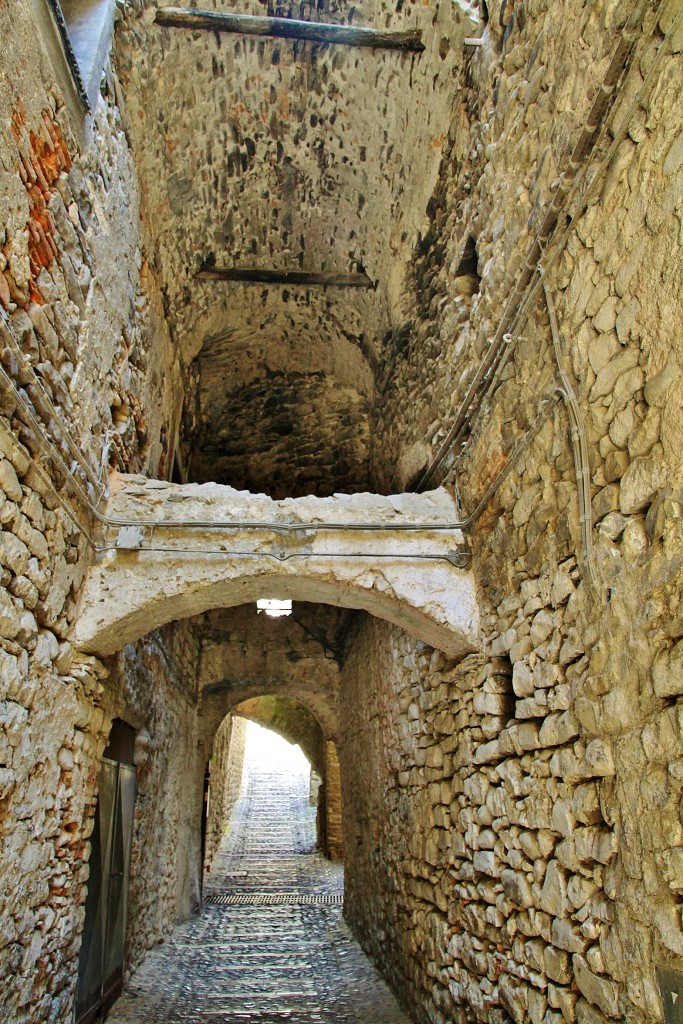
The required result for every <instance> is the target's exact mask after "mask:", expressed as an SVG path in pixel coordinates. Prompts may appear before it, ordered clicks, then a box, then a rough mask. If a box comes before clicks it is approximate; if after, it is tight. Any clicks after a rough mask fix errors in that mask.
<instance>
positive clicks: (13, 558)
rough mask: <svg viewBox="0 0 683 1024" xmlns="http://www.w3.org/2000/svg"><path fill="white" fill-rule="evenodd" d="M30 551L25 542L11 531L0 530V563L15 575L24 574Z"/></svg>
mask: <svg viewBox="0 0 683 1024" xmlns="http://www.w3.org/2000/svg"><path fill="white" fill-rule="evenodd" d="M29 557H30V553H29V550H28V548H27V547H26V545H25V544H23V543H22V542H21V541H20V540H19V538H18V537H15V536H14V534H13V533H8V532H7V531H6V530H3V531H2V532H0V564H2V565H6V566H7V567H8V568H9V569H11V570H12V572H13V573H14V574H15V576H24V575H25V573H26V570H27V569H28V563H29Z"/></svg>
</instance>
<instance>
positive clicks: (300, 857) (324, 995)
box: [108, 723, 408, 1024]
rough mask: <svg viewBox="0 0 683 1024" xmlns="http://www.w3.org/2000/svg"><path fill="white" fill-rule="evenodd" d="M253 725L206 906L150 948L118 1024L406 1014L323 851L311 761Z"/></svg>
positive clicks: (379, 1021) (379, 1020)
mask: <svg viewBox="0 0 683 1024" xmlns="http://www.w3.org/2000/svg"><path fill="white" fill-rule="evenodd" d="M249 730H250V732H249V735H250V740H249V741H248V742H247V751H246V760H245V768H244V777H243V785H242V792H241V797H240V800H239V803H238V804H237V807H236V809H235V814H234V818H233V822H232V826H231V829H230V832H229V834H227V835H226V836H225V838H224V839H223V842H222V844H221V848H220V850H219V852H218V854H217V856H216V858H215V861H214V865H213V872H212V873H211V874H210V875H209V877H208V881H207V885H206V887H205V900H206V905H205V907H204V910H203V912H202V914H201V916H199V917H195V918H194V919H192V920H190V921H188V922H186V923H185V924H183V925H181V926H180V927H178V928H177V929H176V930H175V931H174V933H173V935H172V936H171V937H169V938H168V939H167V941H166V942H164V943H163V944H162V945H160V946H159V947H158V948H157V950H156V951H154V952H153V953H151V954H150V956H149V957H148V958H147V959H146V961H145V963H144V965H143V966H142V968H141V969H140V970H139V971H138V972H137V974H136V975H135V977H134V979H133V982H132V984H131V985H130V986H129V988H128V989H127V990H126V992H125V993H124V995H123V996H122V997H121V999H120V1000H119V1001H118V1003H117V1004H116V1006H115V1008H114V1011H113V1013H112V1015H111V1016H110V1017H109V1018H108V1020H109V1024H143V1022H144V1024H186V1022H187V1024H190V1022H195V1021H196V1022H198V1024H199V1022H201V1024H223V1022H233V1021H234V1022H239V1024H281V1022H283V1021H291V1022H293V1024H366V1022H367V1024H408V1018H407V1017H406V1016H405V1015H404V1014H403V1013H402V1012H401V1011H400V1010H399V1008H398V1006H397V1004H396V1002H395V1000H394V999H393V997H392V995H391V994H390V993H389V991H388V989H387V988H386V987H385V985H384V984H383V982H382V981H381V979H380V978H379V976H378V975H377V973H376V971H375V970H374V968H373V967H372V965H371V964H370V962H369V961H368V960H367V958H366V957H365V955H364V954H363V952H362V950H361V949H360V947H359V946H358V944H357V943H356V942H355V941H354V939H353V937H352V936H351V933H350V931H349V929H348V928H347V926H346V924H345V923H344V921H343V919H342V895H343V869H342V867H341V866H340V865H337V864H332V863H330V862H329V861H327V860H325V858H324V857H323V856H322V855H321V854H319V853H316V852H315V807H314V806H313V805H312V804H311V803H310V801H309V765H308V762H307V761H306V760H305V758H304V757H303V755H302V754H301V753H300V751H299V750H298V748H294V747H291V746H290V744H288V743H286V742H285V741H284V740H281V739H280V738H279V737H278V736H276V735H275V734H274V733H271V732H268V731H267V730H264V729H262V728H260V727H259V726H256V725H254V724H252V723H250V725H249ZM254 739H255V740H256V742H253V741H254ZM264 750H266V751H267V760H264V756H263V755H264Z"/></svg>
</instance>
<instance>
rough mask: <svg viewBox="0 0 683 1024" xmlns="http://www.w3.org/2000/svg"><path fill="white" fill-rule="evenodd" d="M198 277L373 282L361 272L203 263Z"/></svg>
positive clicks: (336, 284) (348, 284)
mask: <svg viewBox="0 0 683 1024" xmlns="http://www.w3.org/2000/svg"><path fill="white" fill-rule="evenodd" d="M195 277H196V279H197V280H198V281H240V282H242V283H243V284H274V285H287V284H288V285H300V286H303V287H307V286H308V285H322V286H323V287H331V288H372V289H373V290H374V288H375V287H376V285H375V282H374V281H372V280H371V279H370V278H369V277H368V275H367V274H366V273H365V272H363V273H361V274H337V273H334V272H332V273H328V272H326V271H318V272H311V271H307V270H261V269H259V268H258V267H224V268H223V267H213V266H209V265H207V264H204V266H203V267H202V268H201V269H200V270H199V271H198V272H197V273H196V274H195Z"/></svg>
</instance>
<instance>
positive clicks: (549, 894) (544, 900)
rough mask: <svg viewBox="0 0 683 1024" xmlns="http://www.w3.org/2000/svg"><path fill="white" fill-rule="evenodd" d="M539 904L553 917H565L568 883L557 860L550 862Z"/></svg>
mask: <svg viewBox="0 0 683 1024" xmlns="http://www.w3.org/2000/svg"><path fill="white" fill-rule="evenodd" d="M539 906H540V908H541V910H544V911H545V912H546V914H550V915H551V917H564V916H565V913H566V910H567V883H566V879H565V876H564V872H563V871H562V869H561V868H560V866H559V864H558V863H557V861H556V860H551V861H550V863H549V864H548V867H547V870H546V873H545V880H544V882H543V887H542V889H541V894H540V899H539Z"/></svg>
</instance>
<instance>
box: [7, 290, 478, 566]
mask: <svg viewBox="0 0 683 1024" xmlns="http://www.w3.org/2000/svg"><path fill="white" fill-rule="evenodd" d="M0 323H1V324H2V326H3V329H4V330H3V333H5V334H6V336H7V337H8V338H9V340H10V343H11V346H12V348H13V349H14V350H15V352H16V354H17V356H18V358H19V360H20V362H21V364H22V369H23V370H24V372H25V373H26V374H28V375H29V376H31V378H32V386H33V387H34V389H36V391H38V392H39V393H40V403H41V404H44V405H46V406H47V407H48V409H49V410H50V412H51V413H52V414H53V416H54V421H53V422H54V424H56V425H58V426H59V427H61V430H62V431H63V432H64V434H65V437H64V438H62V441H63V442H64V443H66V445H67V446H68V448H69V450H70V451H72V452H73V451H74V449H75V448H76V445H75V442H74V441H73V439H72V438H71V437H70V436H69V435H68V432H67V430H66V428H65V427H64V424H63V423H62V422H61V417H60V416H59V415H58V413H57V410H56V409H55V408H54V405H53V404H52V401H51V399H50V397H49V395H48V394H47V392H46V391H45V389H44V387H43V385H42V383H41V381H40V379H39V378H38V376H37V375H36V373H35V372H34V370H33V367H32V366H31V365H30V362H29V361H28V360H27V358H26V356H25V354H24V353H23V352H22V350H21V348H20V346H19V343H18V342H17V340H16V339H15V338H14V335H13V333H12V331H11V327H10V325H9V323H7V319H6V314H5V312H4V310H3V311H2V317H1V318H0ZM0 380H3V381H4V383H5V386H6V387H7V388H9V389H10V390H11V392H12V393H13V395H14V397H15V399H16V401H17V403H18V405H19V406H20V408H21V410H22V412H23V413H24V415H25V416H26V418H27V419H28V421H29V423H30V425H31V427H32V428H33V434H34V439H35V440H36V442H37V444H38V446H39V447H40V448H41V450H42V451H43V454H44V455H46V456H47V457H48V459H50V460H52V461H53V462H56V463H57V466H58V468H59V470H60V472H61V473H62V474H63V475H64V476H65V478H66V480H67V481H68V482H69V483H70V485H71V489H72V492H73V493H74V494H75V496H76V498H77V499H78V501H79V503H80V504H81V506H82V507H83V508H84V509H85V510H86V511H87V512H89V513H90V514H91V515H92V516H93V517H94V518H95V519H96V520H97V521H98V522H99V523H101V524H102V525H103V526H104V527H110V528H120V527H126V526H132V527H136V528H140V529H149V530H150V531H152V532H154V531H155V530H159V529H174V530H217V531H226V530H228V531H236V530H239V531H242V530H265V531H268V532H272V533H280V534H285V535H287V534H296V533H311V532H322V531H335V532H342V533H343V532H350V531H353V532H359V531H362V532H374V533H382V532H385V533H386V532H400V533H416V532H439V533H441V532H449V533H452V532H453V531H454V530H460V529H462V526H461V525H460V521H459V520H456V521H455V522H450V523H428V522H425V523H396V524H394V525H391V524H388V523H387V524H384V523H296V522H289V523H273V522H263V521H255V520H231V521H229V522H216V521H215V520H195V521H193V522H192V523H188V522H186V521H185V520H175V519H140V518H138V519H127V518H123V517H121V518H119V517H112V516H104V515H102V513H101V512H100V511H99V509H98V508H97V506H96V505H94V504H93V502H92V500H91V498H90V496H89V495H88V494H87V493H86V491H84V489H83V487H82V486H81V484H80V483H79V482H78V480H77V479H76V477H75V476H74V474H73V472H72V471H71V469H70V467H69V466H67V464H66V462H65V461H64V458H63V456H62V454H61V452H60V451H59V450H58V449H57V448H56V446H55V445H54V444H53V443H52V442H51V441H50V439H49V438H48V437H47V436H46V435H45V432H44V430H43V429H42V427H41V423H40V421H39V420H38V419H37V417H36V415H35V412H34V409H33V405H32V402H31V401H30V400H29V398H28V395H27V394H26V393H25V392H24V391H23V390H22V389H20V388H18V387H17V386H16V384H15V382H14V381H13V380H12V378H11V377H10V375H9V374H8V373H7V371H6V370H5V368H4V367H3V366H2V365H0ZM107 451H108V445H107V444H105V447H104V451H103V462H104V461H105V459H106V456H107ZM74 454H75V452H74ZM78 455H79V456H80V457H79V458H78V460H77V461H78V464H79V466H80V467H81V469H82V471H83V473H84V474H85V475H86V477H87V478H88V480H89V481H90V483H91V485H94V483H97V485H98V487H99V495H98V498H97V502H98V504H99V503H100V502H101V501H102V500H103V499H104V497H105V495H106V490H104V489H103V488H102V487H101V484H100V481H99V480H98V479H97V478H94V472H93V470H92V468H91V467H90V466H89V465H88V464H87V462H86V461H85V460H84V459H83V458H82V456H81V455H80V452H79V453H78ZM31 462H32V463H33V465H34V467H35V468H36V470H37V471H38V472H39V474H40V476H41V477H42V479H43V480H44V481H45V482H46V483H47V484H48V485H49V487H50V488H51V490H52V491H53V492H54V494H55V497H56V499H57V501H58V502H59V504H60V506H61V507H62V508H63V509H64V511H65V512H66V513H67V515H68V516H69V518H70V520H71V521H72V522H73V523H74V525H75V526H76V528H77V529H78V530H79V532H80V533H81V534H82V535H83V536H84V537H85V539H86V541H87V542H88V544H89V545H90V547H91V548H92V549H93V550H94V551H95V552H96V553H97V554H102V553H104V552H105V551H111V550H117V545H115V544H100V543H98V542H97V541H96V540H95V539H94V538H93V536H92V534H91V533H90V531H89V530H88V529H87V528H86V527H85V526H84V525H83V524H82V523H81V522H80V521H79V520H78V519H77V518H76V516H75V515H74V512H73V510H72V509H71V508H70V507H69V506H68V505H67V503H66V502H65V501H64V500H63V498H62V497H61V495H60V494H59V492H58V490H57V488H56V487H55V485H54V483H53V481H52V480H51V479H50V477H49V476H48V474H47V473H46V472H45V471H44V470H43V468H42V467H41V466H40V465H39V463H37V462H36V460H35V459H34V458H33V457H32V456H31ZM144 550H146V551H157V552H160V551H168V550H173V551H178V552H179V553H180V552H182V553H187V554H190V553H193V554H215V555H222V556H230V557H233V556H234V557H236V558H259V557H266V558H274V559H276V560H277V561H288V560H289V559H290V558H313V557H317V558H320V557H324V558H336V557H342V555H338V554H336V553H334V552H330V553H325V554H322V553H313V552H290V553H287V552H255V551H240V550H232V551H226V550H223V549H186V548H177V547H173V548H167V547H163V546H155V547H152V546H149V545H146V546H145V548H144ZM343 557H346V558H348V557H355V558H380V559H384V558H389V557H391V558H407V559H418V560H421V561H434V560H442V561H447V562H449V563H450V564H451V565H455V566H456V567H458V568H464V567H465V566H466V565H467V564H469V553H468V552H465V551H457V550H456V551H453V550H449V551H447V552H444V553H443V554H427V553H424V552H395V553H393V554H392V555H386V554H378V553H373V552H367V551H365V552H346V553H344V555H343Z"/></svg>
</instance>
